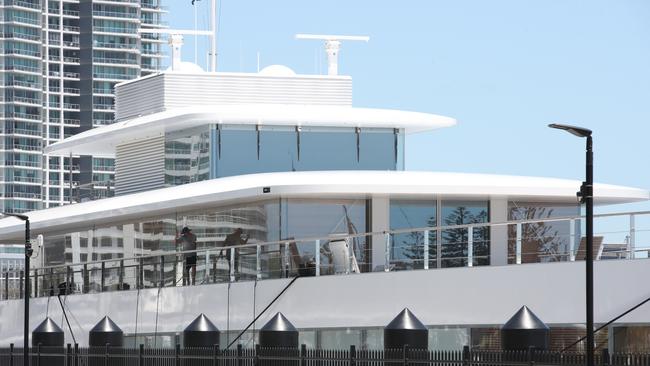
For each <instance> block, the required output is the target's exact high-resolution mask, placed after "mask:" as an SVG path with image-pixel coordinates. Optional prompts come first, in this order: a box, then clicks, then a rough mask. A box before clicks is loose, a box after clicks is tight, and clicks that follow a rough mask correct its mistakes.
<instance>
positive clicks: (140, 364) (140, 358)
mask: <svg viewBox="0 0 650 366" xmlns="http://www.w3.org/2000/svg"><path fill="white" fill-rule="evenodd" d="M138 366H144V344H140V349H139V350H138Z"/></svg>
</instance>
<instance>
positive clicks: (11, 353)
mask: <svg viewBox="0 0 650 366" xmlns="http://www.w3.org/2000/svg"><path fill="white" fill-rule="evenodd" d="M9 366H14V344H13V343H11V344H10V345H9Z"/></svg>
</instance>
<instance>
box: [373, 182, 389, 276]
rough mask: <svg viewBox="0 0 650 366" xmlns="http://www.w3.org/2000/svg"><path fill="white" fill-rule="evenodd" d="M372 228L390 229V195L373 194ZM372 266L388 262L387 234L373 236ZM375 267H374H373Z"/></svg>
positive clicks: (377, 230) (374, 229)
mask: <svg viewBox="0 0 650 366" xmlns="http://www.w3.org/2000/svg"><path fill="white" fill-rule="evenodd" d="M370 209H371V212H370V213H371V217H370V219H371V221H370V224H371V230H372V232H375V233H376V232H382V231H388V230H390V198H389V197H388V196H379V195H376V196H373V197H372V201H371V202H370ZM371 257H372V266H373V267H375V268H376V267H377V266H379V265H381V264H382V263H385V262H386V236H385V235H373V236H372V256H371ZM373 269H374V268H373Z"/></svg>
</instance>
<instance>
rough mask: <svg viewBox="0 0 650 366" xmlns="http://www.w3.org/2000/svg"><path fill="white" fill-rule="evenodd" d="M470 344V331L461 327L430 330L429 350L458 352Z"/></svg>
mask: <svg viewBox="0 0 650 366" xmlns="http://www.w3.org/2000/svg"><path fill="white" fill-rule="evenodd" d="M468 344H469V329H467V328H461V327H446V328H429V349H433V350H436V351H458V350H461V349H463V347H464V346H467V345H468Z"/></svg>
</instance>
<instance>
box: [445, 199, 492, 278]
mask: <svg viewBox="0 0 650 366" xmlns="http://www.w3.org/2000/svg"><path fill="white" fill-rule="evenodd" d="M488 221H489V215H488V201H442V226H453V225H466V224H477V223H486V222H488ZM468 238H469V236H468V230H467V228H459V229H448V230H443V231H442V253H441V257H442V263H441V264H442V267H463V266H467V254H468V242H469V241H468ZM472 239H473V251H472V255H473V258H474V260H473V262H472V264H473V265H489V264H490V230H489V228H488V227H474V228H473V235H472Z"/></svg>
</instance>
